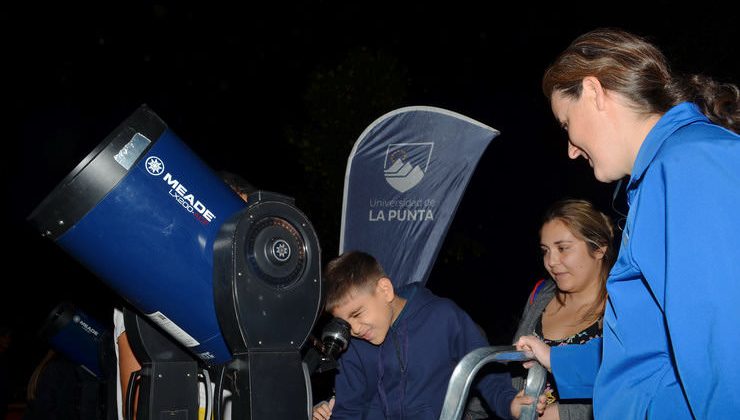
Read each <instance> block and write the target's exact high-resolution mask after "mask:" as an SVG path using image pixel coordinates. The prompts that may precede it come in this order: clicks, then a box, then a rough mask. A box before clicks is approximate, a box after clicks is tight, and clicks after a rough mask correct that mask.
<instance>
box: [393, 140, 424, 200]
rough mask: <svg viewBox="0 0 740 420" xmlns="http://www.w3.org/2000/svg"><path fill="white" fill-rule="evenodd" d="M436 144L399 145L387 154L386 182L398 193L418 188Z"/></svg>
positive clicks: (394, 145)
mask: <svg viewBox="0 0 740 420" xmlns="http://www.w3.org/2000/svg"><path fill="white" fill-rule="evenodd" d="M433 148H434V143H397V144H390V145H388V149H387V150H386V152H385V162H384V163H383V169H384V171H385V180H386V181H388V184H390V186H391V187H393V188H394V189H395V190H396V191H398V192H402V193H403V192H406V191H408V190H410V189H411V188H413V187H414V186H416V184H418V183H419V182H420V181H421V179H422V178H424V173H426V171H427V168H428V167H429V161H430V160H431V158H432V149H433Z"/></svg>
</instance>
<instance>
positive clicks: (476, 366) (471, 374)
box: [439, 346, 547, 420]
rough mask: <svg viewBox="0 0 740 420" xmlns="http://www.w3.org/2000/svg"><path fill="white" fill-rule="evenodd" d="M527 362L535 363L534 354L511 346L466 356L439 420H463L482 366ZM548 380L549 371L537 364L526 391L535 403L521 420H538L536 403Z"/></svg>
mask: <svg viewBox="0 0 740 420" xmlns="http://www.w3.org/2000/svg"><path fill="white" fill-rule="evenodd" d="M527 360H532V355H531V353H528V352H522V351H517V350H516V348H514V347H512V346H494V347H481V348H479V349H476V350H473V351H471V352H470V353H468V354H467V355H465V357H463V358H462V360H460V362H459V363H458V364H457V366H456V367H455V370H454V371H453V372H452V376H451V377H450V383H449V385H448V386H447V394H446V396H445V402H444V405H443V406H442V413H441V414H440V416H439V420H460V419H461V418H462V414H463V411H464V410H465V404H466V402H467V399H468V393H469V392H470V385H471V384H472V383H473V379H474V378H475V375H476V374H477V373H478V371H479V370H480V369H481V367H483V366H484V365H486V364H488V363H491V362H498V363H508V362H524V361H527ZM546 380H547V370H545V368H544V367H542V365H540V364H539V363H537V362H535V363H534V366H532V367H531V368H530V369H529V372H528V373H527V381H526V385H525V388H524V393H525V395H528V396H530V397H532V398H534V400H535V403H534V404H531V405H528V406H522V412H521V415H520V416H519V419H520V420H535V419H537V410H536V406H537V402H536V401H537V398H538V397H539V395H540V394H541V393H542V391H543V389H544V388H545V381H546Z"/></svg>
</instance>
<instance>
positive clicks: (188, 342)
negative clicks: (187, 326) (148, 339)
mask: <svg viewBox="0 0 740 420" xmlns="http://www.w3.org/2000/svg"><path fill="white" fill-rule="evenodd" d="M146 316H148V317H149V319H151V320H152V321H154V322H156V323H157V325H159V326H160V327H161V328H162V329H163V330H165V331H167V332H168V333H169V334H170V335H171V336H172V337H174V338H175V340H177V341H179V342H181V343H182V344H183V345H185V346H186V347H195V346H197V345H200V343H199V342H198V340H196V339H194V338H193V337H192V336H191V335H190V334H188V333H186V332H185V330H183V329H182V328H180V327H178V326H177V324H175V323H174V322H172V320H171V319H169V318H167V317H166V316H165V315H164V314H163V313H162V312H159V311H157V312H153V313H151V314H146Z"/></svg>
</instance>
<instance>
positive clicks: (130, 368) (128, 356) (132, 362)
mask: <svg viewBox="0 0 740 420" xmlns="http://www.w3.org/2000/svg"><path fill="white" fill-rule="evenodd" d="M117 342H118V371H119V373H120V377H121V391H122V401H123V404H122V406H121V412H122V413H123V415H124V418H125V416H126V390H127V389H128V384H129V380H130V378H131V373H132V372H135V371H137V370H140V369H141V364H139V361H138V360H136V356H134V352H133V351H132V350H131V345H130V344H129V342H128V337H127V336H126V332H125V331H124V332H122V333H121V335H119V336H118V339H117ZM138 401H139V390H138V389H137V390H136V394H134V416H133V418H136V407H137V404H138Z"/></svg>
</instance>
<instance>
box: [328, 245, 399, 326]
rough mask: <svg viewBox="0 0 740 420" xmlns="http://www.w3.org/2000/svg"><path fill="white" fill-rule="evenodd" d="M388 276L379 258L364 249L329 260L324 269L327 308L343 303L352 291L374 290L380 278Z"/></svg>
mask: <svg viewBox="0 0 740 420" xmlns="http://www.w3.org/2000/svg"><path fill="white" fill-rule="evenodd" d="M382 277H386V275H385V271H383V267H381V265H380V263H379V262H378V260H376V259H375V257H373V256H372V255H370V254H367V253H365V252H362V251H348V252H345V253H344V254H342V255H340V256H338V257H336V258H334V259H333V260H331V261H329V264H327V265H326V270H324V279H325V280H326V308H325V309H326V310H327V311H329V312H331V310H332V309H334V308H335V307H337V306H339V305H340V304H342V302H343V301H344V300H346V299H347V298H348V297H349V295H350V293H353V292H356V291H360V290H368V291H370V290H373V289H374V287H375V285H376V284H377V283H378V280H379V279H381V278H382Z"/></svg>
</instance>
